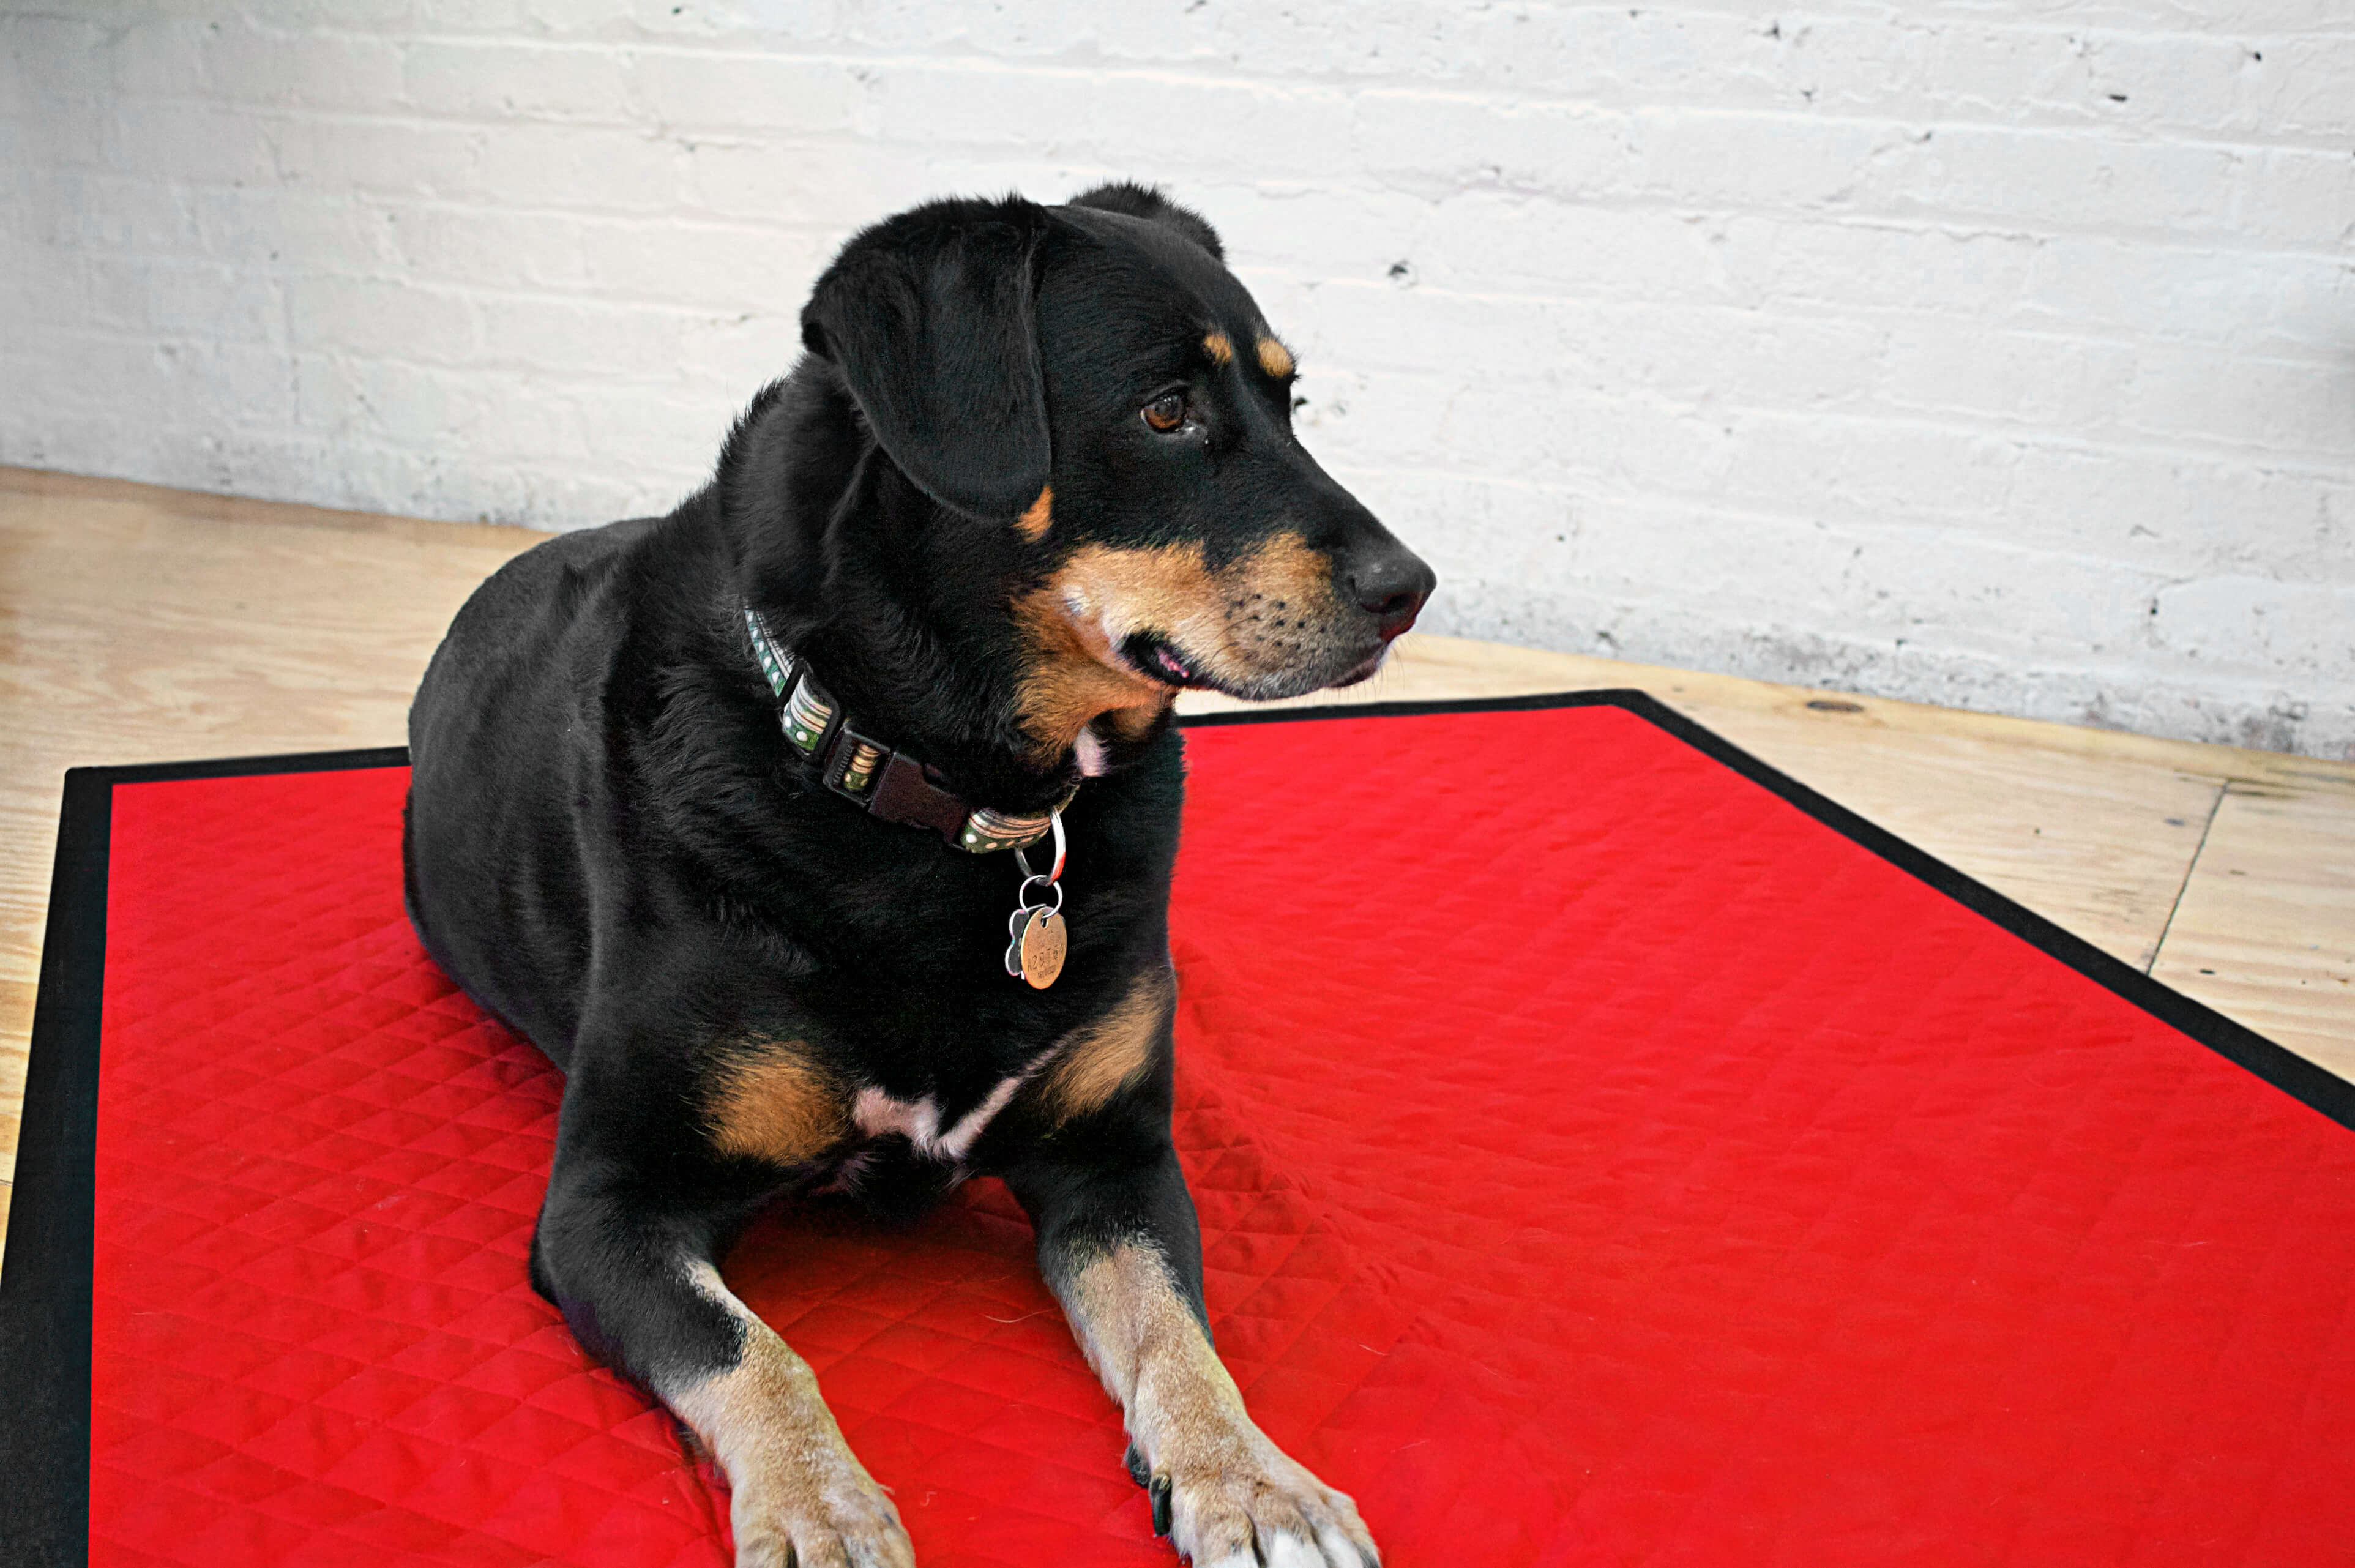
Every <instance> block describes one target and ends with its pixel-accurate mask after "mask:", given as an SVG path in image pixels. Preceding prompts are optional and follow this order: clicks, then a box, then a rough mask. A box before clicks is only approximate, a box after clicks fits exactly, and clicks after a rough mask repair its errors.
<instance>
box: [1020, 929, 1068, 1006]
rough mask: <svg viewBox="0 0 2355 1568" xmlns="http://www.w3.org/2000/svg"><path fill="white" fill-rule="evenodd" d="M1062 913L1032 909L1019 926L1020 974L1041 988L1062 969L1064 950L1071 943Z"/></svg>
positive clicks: (1047, 985) (1048, 983)
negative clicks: (1021, 925) (1025, 922)
mask: <svg viewBox="0 0 2355 1568" xmlns="http://www.w3.org/2000/svg"><path fill="white" fill-rule="evenodd" d="M1070 943H1071V938H1070V933H1067V932H1066V931H1065V930H1064V929H1063V917H1062V916H1061V915H1060V914H1058V913H1057V912H1054V911H1053V910H1051V909H1034V910H1032V911H1031V912H1030V920H1029V923H1028V924H1027V925H1025V926H1024V927H1023V928H1022V977H1023V978H1024V979H1025V980H1028V981H1029V982H1030V984H1031V985H1032V986H1034V987H1038V988H1039V990H1041V991H1043V990H1045V989H1046V988H1047V987H1050V986H1051V985H1053V984H1054V983H1055V976H1058V975H1060V974H1061V973H1062V972H1063V953H1064V950H1065V949H1066V948H1067V947H1068V946H1069V945H1070Z"/></svg>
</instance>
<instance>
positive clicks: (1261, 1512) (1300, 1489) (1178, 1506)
mask: <svg viewBox="0 0 2355 1568" xmlns="http://www.w3.org/2000/svg"><path fill="white" fill-rule="evenodd" d="M1130 1463H1131V1468H1132V1469H1134V1470H1143V1471H1145V1472H1146V1474H1145V1475H1144V1477H1142V1478H1143V1479H1144V1480H1145V1484H1146V1489H1147V1490H1148V1491H1149V1492H1150V1493H1151V1495H1152V1498H1153V1528H1154V1530H1155V1531H1156V1532H1158V1533H1160V1534H1163V1535H1167V1536H1168V1537H1169V1539H1170V1540H1171V1541H1173V1542H1174V1543H1175V1544H1176V1545H1177V1550H1178V1551H1180V1552H1184V1553H1185V1554H1186V1555H1187V1556H1188V1558H1189V1559H1191V1560H1192V1562H1193V1563H1194V1568H1258V1565H1259V1564H1263V1563H1264V1564H1265V1565H1266V1568H1380V1564H1381V1560H1382V1559H1381V1553H1380V1552H1377V1551H1375V1550H1374V1538H1373V1537H1372V1536H1371V1535H1369V1534H1368V1533H1367V1531H1366V1526H1365V1521H1364V1520H1360V1519H1359V1517H1358V1505H1357V1504H1356V1503H1354V1502H1352V1501H1350V1499H1349V1497H1348V1494H1347V1493H1346V1492H1337V1491H1335V1490H1334V1489H1333V1488H1331V1487H1328V1486H1327V1485H1326V1484H1325V1483H1324V1482H1322V1481H1320V1480H1318V1479H1317V1478H1316V1477H1315V1476H1314V1475H1311V1474H1310V1473H1309V1471H1308V1468H1307V1467H1306V1466H1305V1465H1302V1464H1300V1463H1299V1462H1298V1461H1296V1460H1295V1459H1294V1458H1293V1457H1292V1456H1290V1455H1288V1454H1286V1453H1284V1450H1283V1449H1281V1448H1278V1447H1277V1446H1276V1445H1274V1444H1273V1443H1271V1442H1269V1441H1268V1439H1267V1437H1266V1435H1264V1434H1263V1433H1262V1432H1261V1431H1260V1430H1259V1429H1258V1428H1257V1427H1256V1426H1253V1425H1252V1424H1249V1423H1248V1422H1245V1423H1242V1424H1240V1425H1238V1426H1234V1427H1229V1428H1227V1429H1225V1430H1222V1431H1220V1432H1219V1433H1217V1434H1215V1435H1209V1436H1207V1437H1205V1438H1201V1439H1198V1440H1196V1441H1192V1442H1187V1443H1179V1444H1172V1445H1170V1451H1169V1452H1167V1453H1166V1454H1160V1455H1156V1456H1154V1462H1153V1463H1151V1464H1150V1465H1147V1464H1146V1463H1145V1462H1143V1461H1142V1460H1140V1459H1138V1458H1137V1457H1136V1456H1131V1462H1130Z"/></svg>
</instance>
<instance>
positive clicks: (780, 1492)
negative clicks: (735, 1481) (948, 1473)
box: [728, 1445, 916, 1568]
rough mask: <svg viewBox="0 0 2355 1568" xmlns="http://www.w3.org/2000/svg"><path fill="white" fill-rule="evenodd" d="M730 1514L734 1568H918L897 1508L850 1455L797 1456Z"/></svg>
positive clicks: (741, 1491)
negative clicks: (734, 1557) (734, 1546)
mask: <svg viewBox="0 0 2355 1568" xmlns="http://www.w3.org/2000/svg"><path fill="white" fill-rule="evenodd" d="M813 1446H815V1445H813ZM728 1514H729V1522H730V1524H732V1525H733V1526H734V1527H735V1531H736V1568H915V1563H916V1552H915V1548H914V1547H912V1546H911V1545H909V1543H908V1531H907V1530H906V1529H905V1528H904V1527H903V1526H901V1524H900V1509H899V1508H898V1506H897V1505H895V1504H894V1503H893V1502H892V1501H891V1498H890V1494H889V1493H887V1492H886V1491H884V1489H883V1488H881V1487H880V1486H878V1485H877V1484H876V1482H875V1477H872V1476H869V1475H868V1473H867V1467H865V1466H863V1465H861V1464H860V1463H859V1462H858V1460H857V1459H856V1458H855V1457H853V1456H851V1454H850V1452H849V1450H847V1449H842V1450H839V1451H838V1452H836V1453H832V1454H821V1453H812V1454H806V1455H795V1456H793V1458H792V1459H791V1460H790V1461H788V1462H786V1463H783V1464H780V1465H777V1466H775V1467H773V1468H771V1469H770V1470H768V1472H767V1473H766V1474H764V1475H762V1477H760V1479H759V1480H758V1481H756V1482H755V1483H754V1484H752V1485H751V1486H749V1487H741V1488H737V1490H736V1493H735V1496H734V1497H733V1498H732V1499H730V1504H729V1509H728Z"/></svg>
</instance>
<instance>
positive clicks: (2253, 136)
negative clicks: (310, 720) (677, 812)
mask: <svg viewBox="0 0 2355 1568" xmlns="http://www.w3.org/2000/svg"><path fill="white" fill-rule="evenodd" d="M1113 175H1122V176H1141V177H1145V178H1150V179H1157V180H1160V181H1162V182H1165V183H1166V184H1167V185H1168V186H1169V187H1171V189H1172V190H1173V191H1174V192H1175V194H1177V196H1179V197H1181V198H1183V199H1185V200H1187V201H1188V202H1191V203H1193V204H1195V205H1198V206H1199V207H1200V208H1202V209H1203V210H1204V211H1205V212H1207V213H1208V214H1209V217H1210V218H1211V219H1212V220H1213V221H1214V222H1216V223H1217V224H1218V225H1219V226H1220V229H1222V230H1223V231H1224V232H1225V234H1226V236H1227V238H1228V240H1229V242H1230V245H1231V251H1232V254H1233V258H1234V260H1235V261H1236V264H1237V266H1238V269H1239V270H1240V271H1241V272H1242V274H1243V275H1244V277H1245V279H1246V281H1247V282H1249V283H1250V284H1251V285H1252V287H1253V288H1254V289H1255V290H1256V291H1257V292H1258V293H1259V294H1260V296H1261V298H1262V300H1263V303H1264V304H1266V305H1267V307H1268V309H1269V311H1270V314H1271V315H1272V316H1273V319H1274V320H1275V321H1276V322H1277V323H1278V324H1279V325H1280V326H1281V327H1282V328H1283V329H1284V331H1285V332H1286V333H1287V334H1288V336H1291V337H1292V338H1293V339H1294V340H1295V343H1296V344H1297V345H1298V347H1300V348H1301V349H1302V350H1303V358H1304V361H1305V365H1306V367H1307V369H1308V376H1307V379H1305V381H1304V383H1303V386H1302V390H1303V392H1304V393H1305V395H1306V396H1307V397H1308V399H1309V402H1308V405H1307V406H1306V408H1305V410H1304V411H1303V419H1304V421H1305V424H1306V426H1307V427H1308V439H1309V440H1310V442H1311V443H1312V444H1313V445H1314V446H1315V447H1316V449H1317V450H1318V452H1319V453H1321V454H1322V455H1323V456H1324V457H1325V458H1326V460H1327V463H1328V464H1329V465H1330V466H1331V467H1332V468H1334V469H1335V471H1336V472H1337V473H1338V474H1340V475H1343V476H1344V477H1345V478H1346V479H1347V480H1348V482H1349V483H1350V484H1351V485H1354V486H1355V487H1356V488H1357V489H1358V490H1359V493H1360V494H1361V495H1363V496H1365V497H1366V499H1367V500H1368V501H1369V503H1370V504H1372V505H1373V506H1374V507H1376V508H1377V509H1378V510H1380V511H1381V512H1382V513H1383V514H1384V515H1386V516H1387V517H1390V518H1391V520H1392V521H1393V523H1395V524H1396V525H1397V527H1398V528H1400V530H1401V532H1402V533H1404V534H1405V535H1406V536H1407V537H1409V538H1410V539H1413V540H1414V541H1415V542H1416V543H1417V544H1418V545H1419V546H1420V547H1421V548H1422V549H1424V550H1425V551H1426V552H1427V553H1428V554H1429V555H1430V556H1431V557H1432V558H1433V561H1434V563H1435V564H1436V565H1437V566H1438V567H1439V569H1440V571H1441V573H1442V575H1443V578H1444V583H1445V586H1444V592H1443V597H1442V598H1441V600H1440V601H1439V602H1438V603H1437V604H1436V605H1435V606H1434V609H1433V613H1432V614H1431V615H1430V617H1429V619H1428V621H1427V622H1426V624H1432V625H1434V626H1436V627H1439V628H1441V629H1445V630H1453V631H1461V632H1466V633H1472V634H1476V635H1487V636H1496V637H1504V638H1508V639H1511V640H1516V641H1521V642H1528V643H1532V644H1537V645H1544V646H1550V647H1561V648H1572V649H1580V650H1588V651H1599V652H1604V653H1617V654H1624V655H1626V656H1635V657H1641V658H1646V659H1653V660H1658V661H1662V662H1667V663H1672V664H1684V665H1692V666H1699V667H1714V668H1721V669H1732V670H1738V671H1742V672H1745V673H1750V674H1755V675H1761V676H1767V677H1775V678H1781V679H1789V680H1797V681H1802V682H1821V683H1825V684H1831V685H1839V686H1845V687H1851V688H1861V689H1865V690H1870V691H1878V692H1885V693H1889V694H1891V695H1896V696H1903V697H1913V698H1921V699H1929V700H1934V701H1941V702H1950V703H1958V704H1962V705H1965V706H1970V707H1978V708H1986V709H2000V710H2008V711H2012V712H2019V713H2027V714H2032V715H2036V716H2040V717H2046V718H2055V719H2070V720H2093V721H2095V722H2101V723H2108V724H2118V725H2124V726H2126V727H2128V728H2132V729H2137V730H2142V731H2149V732H2153V733H2158V734H2168V735H2183V736H2193V737H2199V738H2203V739H2220V740H2235V741H2246V742H2253V743H2255V744H2259V745H2266V746H2275V747H2282V748H2289V749H2295V750H2300V751H2304V752H2310V753H2315V754H2323V755H2331V756H2350V757H2355V635H2350V634H2355V9H2350V6H2349V5H2348V3H2347V0H2146V3H2143V4H2127V3H2126V0H2109V3H2102V0H2086V3H2073V0H1906V3H1905V4H1903V5H1894V4H1890V3H1886V0H1883V3H1878V4H1873V3H1867V0H1825V3H1823V4H1820V5H1813V6H1811V7H1808V8H1806V9H1786V8H1782V7H1777V6H1773V5H1753V4H1748V3H1746V0H1667V3H1657V0H1635V3H1632V4H1628V3H1623V4H1620V5H1539V4H1529V5H1516V4H1498V5H1468V4H1448V3H1444V0H1372V3H1359V0H1347V3H1345V0H1296V3H1294V4H1288V5H1282V6H1275V5H1247V4H1241V3H1240V0H1128V3H1125V4H1122V5H1103V4H1080V3H1077V0H1065V3H1061V4H1056V3H1052V0H1038V3H1032V4H1006V5H949V4H944V3H942V0H897V3H888V0H871V3H861V0H834V3H832V4H826V3H822V0H816V3H810V4H792V3H787V0H720V3H713V0H683V3H680V4H672V3H670V0H643V3H640V4H636V5H611V6H593V5H587V4H583V3H581V0H337V3H336V4H333V5H324V4H319V3H317V0H246V3H244V4H242V5H240V4H235V3H224V4H221V5H214V6H202V5H170V4H165V3H162V0H157V3H155V4H150V5H132V4H124V3H120V0H112V3H110V0H80V3H69V0H58V3H56V4H53V5H48V6H43V5H29V4H26V3H24V0H0V181H5V187H0V461H6V462H11V463H21V464H35V465H46V466H54V467H59V468H66V469H72V470H78V471H82V472H89V473H101V474H113V475H128V476H131V477H135V478H141V479H150V480H156V481H161V482H164V483H167V484H176V485H195V486H198V487H202V488H208V489H218V490H226V491H234V492H239V493H242V494H247V495H256V496H278V497H286V498H293V499H302V500H308V501H316V502H324V503H326V504H329V505H341V506H354V507H373V508H380V509H384V510H389V511H400V512H412V513H422V514H427V515H433V516H442V517H489V518H498V519H506V520H513V521H519V522H525V523H529V524H534V525H537V526H541V527H549V528H569V527H575V526H579V525H581V524H586V523H593V522H597V521H602V520H603V519H605V518H608V517H617V516H622V515H625V514H630V513H636V512H644V511H648V510H654V509H659V508H663V507H667V506H669V505H670V504H671V503H672V502H673V501H675V500H676V499H677V497H678V496H680V495H682V494H683V493H685V492H686V491H687V490H688V489H689V488H691V487H692V486H693V485H696V484H697V483H698V481H699V480H700V479H701V478H702V477H703V475H705V474H706V473H707V471H708V470H709V464H710V463H711V460H712V457H713V455H714V453H715V452H716V449H717V447H718V443H719V437H720V434H721V432H723V431H724V430H725V429H726V426H727V423H728V421H729V419H730V415H731V414H732V413H733V412H734V411H736V410H737V409H738V408H739V407H740V406H741V404H742V403H743V402H744V400H746V399H747V398H748V397H749V396H750V395H751V392H752V390H753V389H755V388H756V387H757V386H758V385H759V384H760V383H761V382H762V380H764V379H767V378H768V377H770V376H772V375H773V374H776V373H777V372H779V371H782V370H783V368H785V367H786V366H787V365H788V364H789V363H790V362H791V360H792V358H793V356H794V344H795V333H794V316H795V313H796V311H797V309H798V307H799V304H800V303H801V299H802V297H803V294H804V293H805V290H806V288H807V285H808V283H809V282H810V280H811V278H812V277H813V276H814V275H815V272H816V271H817V269H818V268H819V267H821V266H822V265H823V264H824V262H825V260H826V256H827V255H828V254H829V253H830V251H831V250H832V248H833V247H834V246H835V245H837V243H839V241H840V240H842V239H843V237H844V236H845V235H847V233H848V232H849V231H850V230H852V229H855V228H857V227H858V225H860V224H862V223H865V222H867V221H868V220H870V219H874V218H877V217H879V216H880V215H882V214H884V213H886V212H889V211H890V210H892V209H894V208H899V207H901V206H904V205H906V204H908V203H910V202H911V201H914V200H917V199H919V198H922V197H927V196H932V195H936V194H943V193H950V192H993V191H998V190H1003V189H1007V188H1008V187H1018V188H1020V189H1022V190H1024V191H1026V192H1028V194H1030V195H1033V196H1036V197H1041V198H1045V199H1055V198H1059V197H1062V196H1064V195H1067V194H1069V193H1071V191H1073V190H1075V189H1077V188H1079V187H1082V186H1084V185H1087V184H1089V183H1092V182H1093V181H1095V180H1097V179H1100V178H1103V177H1105V176H1113Z"/></svg>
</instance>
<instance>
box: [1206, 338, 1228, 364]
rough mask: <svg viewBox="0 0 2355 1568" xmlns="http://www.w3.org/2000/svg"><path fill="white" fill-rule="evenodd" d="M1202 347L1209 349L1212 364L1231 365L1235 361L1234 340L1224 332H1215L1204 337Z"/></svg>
mask: <svg viewBox="0 0 2355 1568" xmlns="http://www.w3.org/2000/svg"><path fill="white" fill-rule="evenodd" d="M1202 347H1204V348H1206V349H1208V350H1209V355H1210V361H1211V363H1212V364H1216V365H1229V364H1232V363H1233V362H1234V357H1235V345H1234V340H1233V339H1232V338H1231V337H1229V336H1227V335H1226V334H1225V333H1223V332H1213V333H1210V334H1209V335H1208V336H1205V337H1204V338H1203V339H1202Z"/></svg>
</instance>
